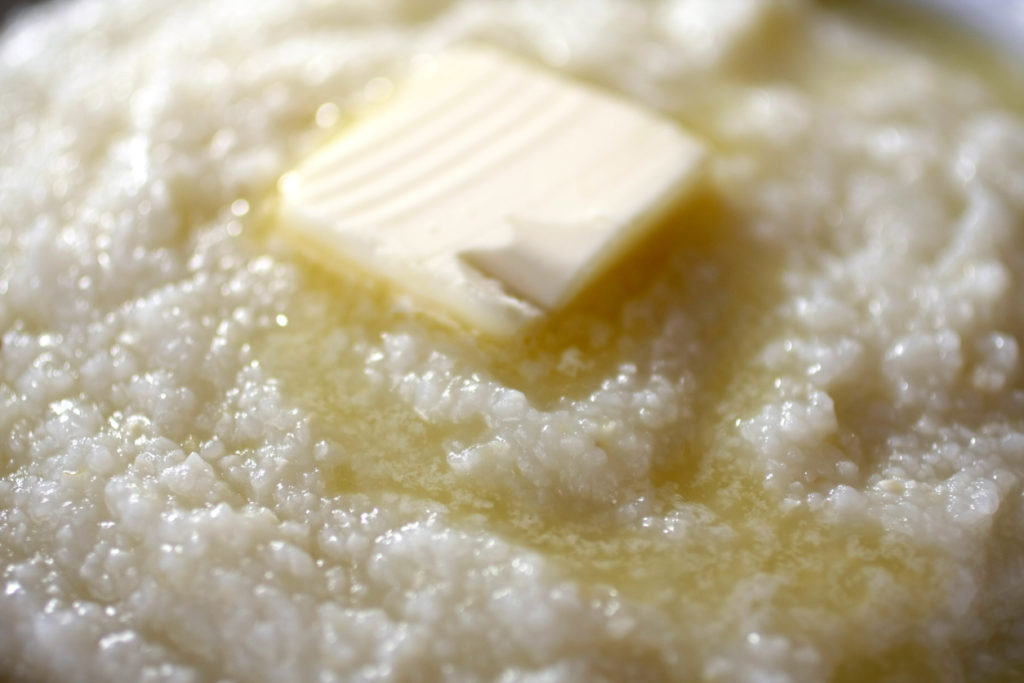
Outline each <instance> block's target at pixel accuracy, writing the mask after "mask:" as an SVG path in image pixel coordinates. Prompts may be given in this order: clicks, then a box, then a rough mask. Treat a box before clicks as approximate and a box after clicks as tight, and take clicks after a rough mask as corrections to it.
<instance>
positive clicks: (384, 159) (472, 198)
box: [279, 48, 704, 334]
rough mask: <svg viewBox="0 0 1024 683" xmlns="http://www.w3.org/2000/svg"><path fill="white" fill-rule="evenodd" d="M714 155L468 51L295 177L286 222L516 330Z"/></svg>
mask: <svg viewBox="0 0 1024 683" xmlns="http://www.w3.org/2000/svg"><path fill="white" fill-rule="evenodd" d="M703 156H704V151H703V147H702V145H701V144H700V143H699V142H697V141H696V140H694V138H693V137H691V136H690V135H688V134H687V133H686V132H684V131H683V130H682V129H681V128H680V127H679V126H678V125H676V124H675V123H673V122H671V121H669V120H667V119H665V118H663V117H661V116H658V115H656V114H654V113H652V112H650V111H647V110H644V109H642V108H640V107H638V106H636V105H634V104H631V103H629V102H627V101H625V100H623V99H620V98H618V97H615V96H613V95H611V94H608V93H605V92H602V91H600V90H597V89H595V88H592V87H590V86H587V85H584V84H582V83H578V82H575V81H572V80H569V79H567V78H565V77H562V76H560V75H557V74H554V73H551V72H548V71H546V70H543V69H541V68H538V67H535V66H532V65H529V64H526V63H524V62H521V61H519V60H517V59H514V58H511V57H509V56H506V55H504V54H502V53H499V52H497V51H493V50H489V49H484V48H460V49H455V50H452V51H450V52H447V53H444V54H441V55H439V56H438V57H437V58H436V60H435V61H434V62H433V64H432V65H431V67H430V68H426V69H421V70H418V71H416V72H415V73H413V74H412V75H411V76H410V77H409V79H408V80H407V81H406V82H405V83H404V84H402V86H400V87H399V88H398V90H397V91H396V92H395V94H394V95H393V96H392V97H391V98H390V99H389V100H388V101H386V102H385V103H383V104H382V105H380V106H379V107H377V108H375V109H374V110H373V111H372V112H368V113H366V114H365V115H363V116H362V117H361V118H359V119H358V120H357V121H356V122H355V123H353V124H352V125H350V126H348V127H347V128H346V129H345V130H344V131H342V132H341V133H340V134H339V135H338V136H337V137H336V138H334V139H333V140H331V141H330V142H328V143H327V144H326V145H325V146H324V147H323V148H321V149H320V150H318V151H317V152H315V153H314V154H312V155H311V156H310V157H308V158H307V159H305V160H304V161H302V162H301V163H300V164H299V165H298V166H297V167H296V168H295V169H294V170H292V171H290V172H289V173H286V174H285V175H284V176H283V177H282V178H281V181H280V183H279V188H280V195H281V196H280V215H279V218H280V225H281V227H282V229H283V230H285V231H286V232H288V233H289V234H291V235H292V236H294V237H295V238H296V239H297V240H298V242H299V243H300V245H301V246H303V247H304V248H305V250H306V251H307V252H308V253H309V254H310V255H311V256H313V257H314V258H316V259H318V260H320V261H322V262H324V263H325V264H326V265H328V266H333V267H341V268H344V267H350V266H353V265H354V266H356V267H360V268H363V269H365V270H368V271H371V272H372V273H374V274H376V275H378V276H381V277H384V278H386V279H388V280H390V281H392V282H393V283H394V284H396V285H397V286H398V287H400V288H402V289H404V290H406V291H407V292H408V293H410V294H412V295H413V296H415V297H417V298H419V299H420V300H427V301H428V302H429V303H430V304H432V307H433V308H434V309H435V310H434V312H435V313H442V314H447V315H448V316H449V317H453V318H455V319H458V320H461V321H462V322H463V323H466V324H469V325H471V326H473V327H475V328H478V329H480V330H483V331H485V332H490V333H495V334H506V333H510V332H513V331H514V330H516V329H518V328H519V327H521V326H522V325H523V324H525V323H528V322H530V321H532V320H535V319H537V318H538V317H540V316H542V315H544V314H545V313H546V312H547V311H550V310H555V309H557V308H559V307H560V306H563V305H564V304H566V303H567V302H568V301H570V300H571V299H572V298H573V297H574V296H575V295H576V294H578V293H579V292H580V291H581V290H582V289H583V288H584V287H585V286H586V285H587V284H588V283H589V282H591V281H592V280H593V279H594V278H595V277H596V276H597V275H599V274H600V272H602V271H604V270H605V269H607V268H608V267H609V266H610V265H612V263H613V262H614V261H615V260H616V259H617V258H618V257H620V256H621V255H622V254H623V253H624V251H625V250H626V249H627V248H628V247H629V246H630V245H631V244H633V243H634V242H635V241H636V240H637V239H638V238H639V237H640V236H641V235H642V234H643V233H644V232H645V230H646V229H647V228H648V227H649V226H650V225H651V223H652V222H653V221H654V220H655V219H656V218H657V217H658V216H659V215H660V214H662V213H664V211H666V210H667V209H668V208H669V207H670V206H671V205H673V204H674V203H675V202H676V201H678V200H679V198H680V197H681V196H683V194H684V193H685V191H686V190H687V189H688V188H689V187H691V186H692V185H693V184H694V183H695V181H696V177H697V175H698V172H699V170H700V167H701V165H702V163H701V162H702V160H703Z"/></svg>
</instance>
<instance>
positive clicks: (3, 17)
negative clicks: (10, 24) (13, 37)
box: [0, 0, 38, 25]
mask: <svg viewBox="0 0 1024 683" xmlns="http://www.w3.org/2000/svg"><path fill="white" fill-rule="evenodd" d="M37 2H38V0H0V25H3V24H5V23H7V19H8V17H9V15H10V13H11V12H13V11H15V9H16V8H20V7H25V6H27V5H32V4H36V3H37Z"/></svg>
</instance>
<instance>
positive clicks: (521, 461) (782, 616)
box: [0, 0, 1024, 683]
mask: <svg viewBox="0 0 1024 683" xmlns="http://www.w3.org/2000/svg"><path fill="white" fill-rule="evenodd" d="M947 4H948V3H947ZM978 4H979V6H982V3H978ZM950 6H952V5H950ZM984 6H986V7H988V8H989V10H988V11H992V12H993V14H992V16H993V17H998V18H996V19H993V20H989V19H987V18H986V19H984V20H983V21H984V22H985V26H984V27H983V30H989V31H991V32H990V33H989V34H987V35H992V36H1002V40H1003V41H1004V43H1005V44H1007V45H1009V50H1007V49H1003V48H997V47H994V46H993V45H986V44H984V41H982V40H981V39H980V38H979V37H978V36H979V34H978V33H972V32H971V31H970V30H969V29H968V27H967V26H966V24H963V25H961V24H957V23H955V22H950V21H949V20H948V17H947V18H946V19H943V18H941V17H940V15H939V14H936V15H935V16H933V15H932V14H930V13H929V12H928V11H926V10H925V9H922V8H921V7H905V6H902V5H901V6H899V7H897V6H894V5H891V4H885V3H830V2H812V1H810V0H729V1H728V2H720V1H714V0H661V1H658V2H649V3H648V2H633V1H629V0H595V1H592V2H582V1H576V0H573V1H567V2H553V1H548V0H526V1H523V2H515V3H504V2H497V1H491V0H430V1H429V2H424V1H420V0H415V1H414V0H386V1H382V2H368V1H366V0H336V1H324V0H300V1H296V2H279V1H278V0H244V1H243V0H216V1H213V2H207V1H199V0H182V1H179V2H175V3H163V4H161V3H152V2H148V1H146V0H115V1H107V2H100V1H98V0H73V1H71V2H66V3H53V4H43V5H40V6H37V7H34V8H32V9H31V10H28V11H25V12H21V13H19V14H18V16H17V17H16V19H15V20H13V21H12V22H10V23H9V24H7V25H6V26H5V28H4V29H3V32H2V33H0V92H3V93H4V95H3V97H2V98H0V150H2V154H0V678H6V679H9V680H12V681H29V682H36V681H180V682H192V681H197V682H198V681H208V680H211V681H212V680H232V681H320V682H323V683H327V682H329V681H342V680H346V681H347V680H401V681H406V680H408V681H419V680H423V681H429V680H452V681H484V680H489V681H506V682H511V681H520V680H523V681H589V680H610V681H618V680H650V681H662V680H666V681H671V680H676V681H695V680H707V681H825V680H830V681H863V680H889V681H899V680H977V681H996V680H1007V679H1013V678H1014V677H1019V676H1021V675H1024V578H1022V576H1021V572H1020V568H1021V567H1022V566H1024V371H1022V361H1021V357H1020V356H1021V350H1020V345H1021V343H1022V342H1024V299H1022V298H1021V297H1020V296H1019V292H1020V291H1021V287H1022V286H1024V86H1022V85H1021V84H1022V83H1024V79H1022V78H1021V67H1020V62H1019V60H1017V61H1014V60H1013V59H1011V58H1008V57H1007V56H1006V55H1007V54H1009V53H1010V52H1012V49H1013V46H1014V42H1013V41H1014V39H1017V40H1018V43H1017V44H1019V39H1020V38H1021V36H1022V34H1021V33H1020V32H1019V31H1020V27H1021V23H1020V22H1019V21H1018V23H1013V22H1014V21H1017V19H1011V17H1014V16H1018V15H1014V14H1013V12H1014V11H1016V7H1018V6H1015V5H1012V4H1011V5H1006V8H1007V9H1006V10H1005V17H1004V16H1003V15H1000V14H998V12H999V11H1001V10H996V9H995V8H996V3H989V4H987V5H984ZM961 9H962V8H961ZM972 16H974V17H976V18H979V19H980V18H981V17H983V16H987V15H983V14H974V15H972ZM1014 27H1016V28H1014ZM993 40H996V38H993ZM466 43H473V44H478V45H480V44H482V45H486V46H489V47H491V48H494V49H497V50H501V51H503V52H505V53H508V54H510V55H515V56H516V57H517V58H519V59H522V60H525V61H527V62H530V63H533V64H536V65H538V66H539V67H540V68H543V69H545V70H548V71H550V72H552V73H557V74H559V75H562V76H565V77H566V78H569V79H572V80H573V81H576V82H579V83H586V84H588V85H589V86H593V87H596V88H599V89H601V90H602V91H604V92H611V93H614V94H615V96H616V97H620V98H622V99H623V100H625V101H628V102H631V103H634V104H635V105H636V106H638V107H642V108H644V109H645V110H648V111H651V112H656V113H657V114H658V115H659V116H663V117H666V118H668V119H671V120H672V121H674V122H676V123H677V124H678V125H679V126H681V127H682V128H683V129H685V130H686V131H688V132H689V133H690V134H692V135H693V136H695V137H696V138H699V139H700V140H701V141H702V144H703V145H704V146H705V147H706V148H707V152H708V153H707V158H706V162H705V163H706V166H705V169H704V176H703V180H702V183H701V184H700V186H699V188H697V189H696V190H695V191H694V192H693V194H692V196H690V197H689V198H688V199H687V201H686V202H684V203H682V204H681V205H680V206H679V207H678V208H677V209H674V210H673V211H672V212H671V215H669V216H668V217H666V218H665V219H664V221H663V223H664V225H662V226H661V227H659V229H657V230H656V231H653V232H652V233H651V234H650V235H649V237H648V238H647V239H645V240H643V241H642V243H639V244H637V245H636V247H635V248H634V249H632V250H631V251H630V252H629V253H628V254H627V255H624V256H623V257H622V258H620V259H618V260H617V261H616V262H615V263H614V264H612V265H610V267H609V269H608V270H607V272H605V273H604V274H602V275H601V276H600V277H599V278H597V279H596V280H595V281H594V282H593V283H592V285H591V286H589V287H588V288H587V289H586V290H585V291H584V292H583V293H582V294H580V296H578V297H577V298H576V299H574V300H573V301H572V302H571V303H570V304H569V305H567V306H566V307H564V308H563V309H561V310H559V311H557V313H556V314H554V315H552V316H551V317H550V320H548V322H547V323H546V324H544V325H543V326H540V327H536V328H531V329H529V330H527V331H524V332H522V333H519V334H518V335H516V336H514V337H512V338H509V339H495V338H492V337H489V336H487V335H484V334H478V333H476V332H475V331H474V330H472V329H464V328H453V327H451V326H447V325H443V324H438V323H437V321H436V320H435V319H434V318H433V317H431V316H429V315H423V314H422V311H421V310H419V308H418V306H417V304H416V303H415V302H410V301H409V300H408V298H407V297H405V296H404V295H403V293H402V292H400V291H396V288H395V287H394V286H392V285H390V284H387V283H386V282H384V281H381V280H379V279H376V278H373V277H370V276H367V275H366V274H365V273H363V272H362V271H359V269H358V268H340V269H331V268H325V267H323V266H322V265H319V264H318V262H316V261H315V260H310V259H307V258H306V257H305V256H304V255H302V253H300V252H299V251H297V250H295V249H293V248H291V245H289V244H288V243H287V241H286V240H282V239H280V235H279V231H278V229H277V228H278V226H276V225H275V222H276V214H275V212H274V206H275V202H276V197H277V193H278V190H277V187H278V179H279V178H281V176H282V174H284V173H286V172H287V171H288V170H289V169H291V168H293V167H294V166H295V164H297V163H300V162H301V160H302V159H304V158H307V157H308V155H310V154H312V153H314V151H315V150H317V149H318V148H320V147H321V146H322V145H323V144H324V143H325V142H326V141H328V140H329V139H331V138H332V137H333V136H335V135H337V134H339V133H342V132H344V131H345V130H346V127H347V126H349V125H350V124H351V123H352V121H353V120H354V117H355V112H356V111H357V110H358V109H359V107H360V106H362V104H365V102H366V101H367V99H370V100H372V99H374V98H375V97H376V96H377V95H379V94H380V91H381V88H382V84H384V85H385V86H386V85H389V84H390V83H392V82H394V83H398V82H400V80H401V78H402V75H403V74H406V73H409V72H410V71H412V70H414V69H415V68H417V65H418V64H422V63H423V62H424V60H428V61H429V60H430V59H432V58H434V57H436V56H438V55H442V54H445V53H446V52H447V51H448V50H450V49H452V48H453V47H455V46H458V45H462V44H466ZM494 106H495V107H499V108H500V107H501V106H505V105H504V104H503V103H500V102H499V103H497V104H495V105H494Z"/></svg>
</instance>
